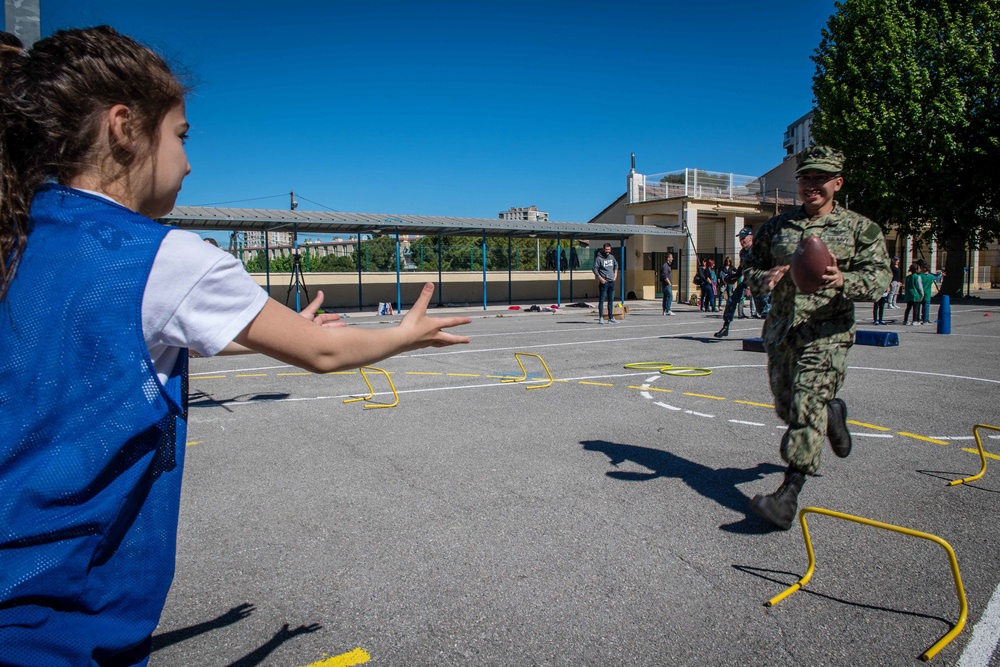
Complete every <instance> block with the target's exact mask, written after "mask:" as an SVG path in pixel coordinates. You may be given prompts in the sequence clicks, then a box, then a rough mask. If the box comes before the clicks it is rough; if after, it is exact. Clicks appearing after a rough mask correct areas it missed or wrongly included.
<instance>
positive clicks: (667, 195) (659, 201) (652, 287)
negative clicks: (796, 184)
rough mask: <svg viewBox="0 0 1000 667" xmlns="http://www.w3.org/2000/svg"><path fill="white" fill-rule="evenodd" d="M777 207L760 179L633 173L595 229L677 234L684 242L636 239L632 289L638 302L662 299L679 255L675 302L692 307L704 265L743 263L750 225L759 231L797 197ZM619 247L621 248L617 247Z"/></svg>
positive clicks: (629, 268) (690, 172) (629, 279)
mask: <svg viewBox="0 0 1000 667" xmlns="http://www.w3.org/2000/svg"><path fill="white" fill-rule="evenodd" d="M786 195H787V193H782V196H781V197H779V198H778V199H775V197H774V195H773V194H769V193H768V192H767V191H765V187H764V183H763V182H762V179H761V178H760V177H756V176H742V175H739V174H733V173H728V172H716V171H708V170H704V169H682V170H679V171H673V172H667V173H663V174H641V173H639V172H637V171H635V170H634V169H633V170H632V171H631V172H629V174H628V178H627V179H626V191H625V194H623V195H622V196H621V197H619V198H618V199H617V200H615V201H614V202H613V203H612V204H611V205H610V206H608V207H607V208H606V209H604V210H603V211H601V212H600V213H599V214H597V216H595V217H594V218H593V219H592V220H591V221H590V222H592V223H602V224H625V225H642V226H655V227H662V228H670V229H678V230H680V231H683V232H684V234H685V235H684V236H683V237H680V238H679V240H678V238H677V237H673V238H671V237H654V236H642V235H636V236H631V237H629V240H628V242H627V251H626V252H628V254H629V256H628V257H627V258H626V259H627V260H628V261H627V262H626V268H625V289H626V291H627V292H634V293H635V295H636V297H637V298H640V299H654V298H656V297H657V296H659V294H660V281H659V270H660V266H661V265H662V264H663V262H664V260H665V258H666V254H667V253H668V252H670V253H673V254H674V257H675V263H674V276H675V278H674V284H675V293H674V298H675V299H678V300H681V301H689V300H690V298H691V295H692V294H693V293H694V290H693V289H692V288H693V287H694V285H693V283H692V281H693V278H694V275H695V272H696V270H697V267H698V259H699V257H704V258H708V257H711V258H714V259H716V261H717V262H720V263H721V261H722V260H723V259H724V258H725V257H732V258H733V262H734V263H739V259H738V255H739V244H738V242H737V239H736V234H737V233H738V232H739V230H740V229H742V228H743V227H744V226H746V225H750V226H751V227H754V228H757V227H759V226H760V224H761V223H762V222H764V221H765V220H767V219H768V218H770V217H771V216H773V215H775V214H776V213H777V212H780V211H784V210H787V209H788V208H791V207H792V206H794V205H795V201H794V198H793V197H788V196H786ZM612 245H615V244H614V243H612Z"/></svg>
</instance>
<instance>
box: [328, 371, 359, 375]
mask: <svg viewBox="0 0 1000 667" xmlns="http://www.w3.org/2000/svg"><path fill="white" fill-rule="evenodd" d="M357 374H358V372H357V371H330V372H329V373H323V375H357Z"/></svg>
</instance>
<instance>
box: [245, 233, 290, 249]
mask: <svg viewBox="0 0 1000 667" xmlns="http://www.w3.org/2000/svg"><path fill="white" fill-rule="evenodd" d="M244 242H245V243H246V246H247V247H248V248H263V247H264V232H246V237H245V241H244ZM267 245H269V246H272V247H273V246H290V245H292V233H291V232H267Z"/></svg>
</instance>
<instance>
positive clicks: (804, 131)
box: [781, 111, 813, 160]
mask: <svg viewBox="0 0 1000 667" xmlns="http://www.w3.org/2000/svg"><path fill="white" fill-rule="evenodd" d="M812 120H813V112H812V111H810V112H809V113H807V114H806V115H805V116H803V117H802V118H799V119H798V120H797V121H795V122H794V123H792V124H791V125H789V126H788V128H787V129H786V130H785V136H784V138H783V139H782V142H781V145H782V146H783V147H784V149H785V159H786V160H787V159H788V158H790V157H792V156H795V155H798V154H799V153H801V152H802V151H804V150H805V149H806V148H808V147H809V146H812V145H813V136H812Z"/></svg>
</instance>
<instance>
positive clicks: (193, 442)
mask: <svg viewBox="0 0 1000 667" xmlns="http://www.w3.org/2000/svg"><path fill="white" fill-rule="evenodd" d="M202 442H203V441H202V440H190V441H188V442H186V443H184V444H185V445H186V446H188V447H191V446H193V445H200V444H201V443H202ZM971 451H973V452H977V450H975V449H973V450H971ZM977 453H978V452H977Z"/></svg>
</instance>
